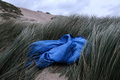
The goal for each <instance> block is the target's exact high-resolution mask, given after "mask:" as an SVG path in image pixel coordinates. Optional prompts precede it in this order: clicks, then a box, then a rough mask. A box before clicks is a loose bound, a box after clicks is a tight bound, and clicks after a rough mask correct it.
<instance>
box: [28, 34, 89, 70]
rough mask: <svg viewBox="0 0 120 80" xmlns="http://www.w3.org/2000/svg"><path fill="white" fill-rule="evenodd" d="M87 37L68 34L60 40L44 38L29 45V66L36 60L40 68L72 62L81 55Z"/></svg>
mask: <svg viewBox="0 0 120 80" xmlns="http://www.w3.org/2000/svg"><path fill="white" fill-rule="evenodd" d="M86 41H87V40H86V39H85V38H83V37H71V35H69V34H66V35H64V36H62V37H61V38H60V39H59V40H44V41H37V42H34V43H32V44H31V45H30V46H29V53H28V57H29V58H28V62H27V64H26V65H27V66H29V65H30V64H32V63H33V62H34V61H36V65H37V66H38V67H39V68H45V67H47V66H49V65H51V64H53V63H55V62H57V63H66V64H71V63H74V62H75V61H77V60H78V59H79V57H80V55H81V52H82V50H83V49H84V45H85V43H86Z"/></svg>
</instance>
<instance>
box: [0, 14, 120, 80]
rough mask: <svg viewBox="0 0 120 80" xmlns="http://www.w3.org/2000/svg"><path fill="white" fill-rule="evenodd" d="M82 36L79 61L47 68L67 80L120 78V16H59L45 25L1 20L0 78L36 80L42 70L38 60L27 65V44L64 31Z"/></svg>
mask: <svg viewBox="0 0 120 80" xmlns="http://www.w3.org/2000/svg"><path fill="white" fill-rule="evenodd" d="M68 33H69V34H71V35H73V36H77V35H81V36H83V37H85V38H86V39H87V40H88V42H87V43H86V46H85V49H84V50H83V52H82V54H81V56H80V58H79V61H78V62H75V63H74V64H72V65H65V64H59V63H55V64H53V65H51V66H49V67H47V68H48V69H49V70H50V72H51V73H61V75H60V76H62V75H65V76H66V77H68V80H119V79H120V18H119V17H111V18H110V17H103V18H98V17H94V16H93V17H88V16H77V15H76V16H75V15H71V16H69V17H57V18H56V19H53V20H51V21H50V22H48V23H46V24H41V23H31V22H22V21H15V20H12V19H11V20H7V21H4V20H2V21H0V80H34V79H35V76H36V75H38V74H40V73H41V72H42V70H44V69H39V68H38V67H37V66H35V64H34V63H35V62H34V63H33V64H32V65H31V66H29V67H27V68H26V67H25V65H26V60H27V53H28V50H27V48H28V46H29V45H30V44H31V43H32V42H34V41H39V40H57V39H59V38H60V37H62V36H63V35H64V34H68Z"/></svg>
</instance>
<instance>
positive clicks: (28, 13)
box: [20, 8, 55, 23]
mask: <svg viewBox="0 0 120 80" xmlns="http://www.w3.org/2000/svg"><path fill="white" fill-rule="evenodd" d="M20 9H21V11H22V14H23V17H24V18H26V19H28V20H33V21H34V20H35V21H39V22H42V23H45V22H48V21H50V20H51V18H52V17H54V16H55V15H51V14H46V13H43V12H42V11H39V12H37V11H32V10H29V9H25V8H20Z"/></svg>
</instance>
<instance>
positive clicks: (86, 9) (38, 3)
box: [3, 0, 120, 17]
mask: <svg viewBox="0 0 120 80" xmlns="http://www.w3.org/2000/svg"><path fill="white" fill-rule="evenodd" d="M3 1H6V2H9V3H11V4H13V5H15V6H18V7H23V8H27V9H31V10H34V11H38V10H39V11H43V12H50V13H51V14H55V15H71V14H76V13H77V14H83V15H86V14H87V15H90V16H91V15H96V16H98V17H101V16H108V15H110V16H114V15H115V16H120V12H119V11H120V0H3Z"/></svg>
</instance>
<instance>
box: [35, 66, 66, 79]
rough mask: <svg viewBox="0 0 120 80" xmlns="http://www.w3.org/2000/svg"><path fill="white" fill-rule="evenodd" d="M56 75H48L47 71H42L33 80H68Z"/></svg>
mask: <svg viewBox="0 0 120 80" xmlns="http://www.w3.org/2000/svg"><path fill="white" fill-rule="evenodd" d="M59 75H60V74H58V73H55V74H53V73H50V72H49V71H48V69H47V68H46V69H44V70H43V72H42V73H41V74H39V75H37V76H36V79H35V80H68V79H67V78H65V76H61V77H59Z"/></svg>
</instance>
